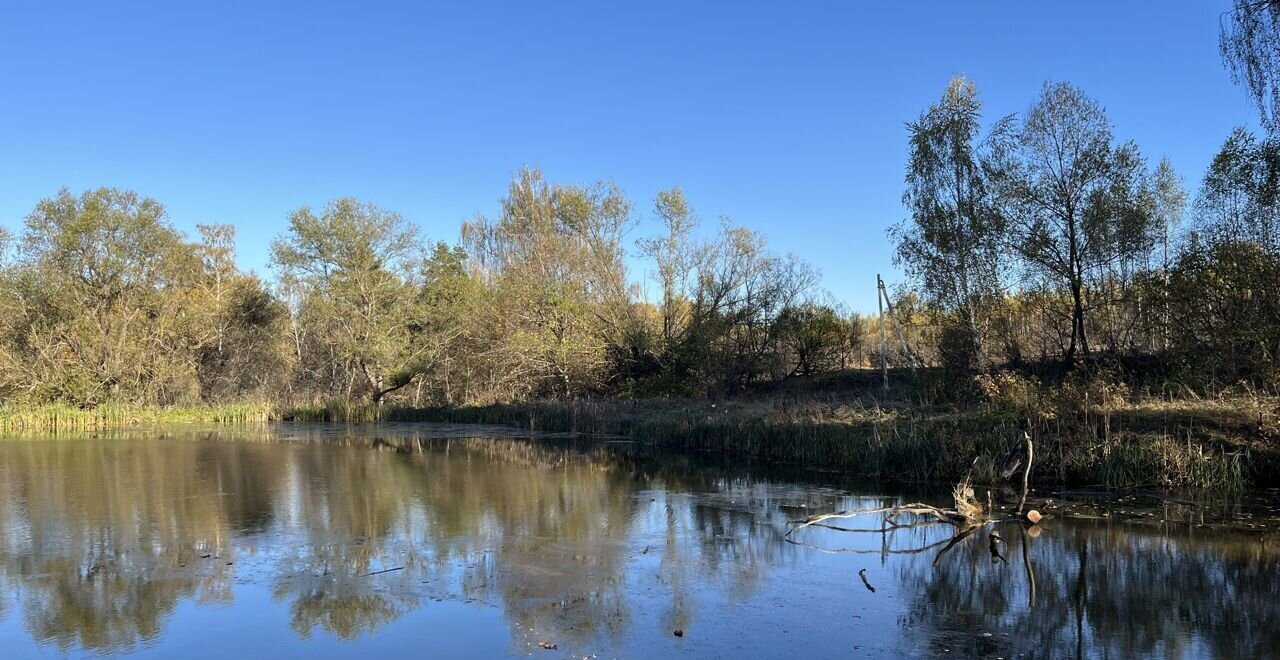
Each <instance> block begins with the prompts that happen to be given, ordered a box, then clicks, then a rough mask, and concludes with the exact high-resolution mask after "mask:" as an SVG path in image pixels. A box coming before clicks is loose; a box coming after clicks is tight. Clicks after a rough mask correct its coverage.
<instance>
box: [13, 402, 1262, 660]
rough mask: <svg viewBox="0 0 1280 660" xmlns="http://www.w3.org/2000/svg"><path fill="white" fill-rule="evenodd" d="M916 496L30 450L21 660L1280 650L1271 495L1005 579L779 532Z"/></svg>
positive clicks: (1063, 517) (17, 525) (609, 473)
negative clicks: (813, 517) (805, 519)
mask: <svg viewBox="0 0 1280 660" xmlns="http://www.w3.org/2000/svg"><path fill="white" fill-rule="evenodd" d="M980 495H981V496H982V497H985V494H981V493H980ZM1041 496H1042V497H1053V495H1051V494H1041ZM920 497H921V496H920V495H912V497H911V498H910V499H912V500H914V499H919V498H920ZM924 497H926V498H927V497H928V496H927V495H926V496H924ZM904 501H906V500H905V499H904V498H903V497H901V496H899V495H895V494H876V493H868V491H867V490H866V489H865V488H859V487H857V486H855V485H851V484H842V483H840V482H839V480H837V479H835V478H833V477H830V476H822V475H815V474H813V473H804V472H798V471H791V472H790V473H779V472H777V471H770V470H768V469H763V468H761V467H759V466H756V467H740V468H729V467H725V466H715V465H706V464H700V463H698V462H696V461H693V460H691V459H688V458H667V459H660V458H656V457H651V456H645V455H643V454H641V453H639V452H638V451H637V450H635V449H634V448H630V447H628V446H627V445H625V444H619V443H614V444H609V443H604V444H600V443H594V444H584V443H580V442H570V441H566V440H559V439H554V438H551V439H541V440H538V441H535V442H529V441H528V440H526V439H521V438H515V437H511V436H510V432H509V431H502V430H498V429H489V428H479V427H469V428H467V427H445V426H421V425H418V426H410V425H406V426H395V425H392V426H383V427H326V426H278V427H271V428H267V429H257V430H249V431H235V432H228V431H225V430H223V431H217V430H210V429H200V428H193V427H192V428H164V429H152V430H140V431H130V432H127V433H118V434H106V435H103V436H99V437H70V438H68V437H62V438H58V439H51V438H9V439H6V440H4V441H0V656H2V657H5V658H39V657H65V656H83V655H125V654H132V655H136V656H138V657H153V658H178V657H180V658H224V657H238V658H254V657H265V658H281V657H308V658H338V657H385V658H398V657H406V658H408V657H414V658H417V657H504V656H528V655H532V656H533V657H542V658H549V659H550V658H566V657H575V658H581V657H584V656H586V657H601V658H610V657H628V658H638V657H655V658H666V657H725V658H741V657H797V658H799V657H803V658H822V657H850V656H854V657H903V656H907V657H911V656H915V657H1005V658H1009V657H1082V658H1095V657H1108V656H1109V657H1117V658H1119V657H1126V658H1127V657H1144V656H1152V657H1172V658H1178V657H1222V658H1244V657H1268V656H1275V655H1277V654H1280V625H1277V622H1280V597H1278V596H1277V594H1280V570H1277V569H1280V562H1278V561H1277V558H1278V557H1280V550H1277V548H1280V538H1278V537H1275V536H1273V535H1272V531H1271V530H1272V529H1273V526H1274V522H1275V513H1276V512H1275V508H1274V507H1276V506H1278V505H1277V504H1276V502H1277V500H1276V498H1275V497H1274V496H1273V495H1270V494H1267V493H1258V494H1253V495H1251V496H1249V497H1247V498H1245V499H1243V500H1240V501H1235V502H1230V503H1225V504H1204V503H1189V502H1183V501H1180V500H1174V499H1168V498H1165V499H1160V498H1156V497H1152V496H1149V495H1141V496H1137V497H1130V498H1128V499H1125V500H1120V501H1115V500H1112V499H1105V500H1103V499H1099V497H1098V496H1097V495H1096V494H1092V493H1085V492H1076V493H1069V494H1065V495H1059V496H1057V497H1056V498H1055V499H1054V501H1053V502H1052V503H1050V504H1049V505H1047V506H1045V504H1044V502H1040V505H1041V506H1044V507H1045V508H1046V509H1048V510H1050V511H1051V512H1053V513H1055V515H1053V516H1051V517H1050V518H1048V519H1046V520H1045V521H1044V522H1043V523H1042V524H1041V525H1040V526H1039V527H1038V528H1034V529H1031V530H1025V529H1024V528H1023V527H1022V526H1021V525H1018V524H1002V525H997V526H995V527H993V528H992V529H993V530H994V531H995V532H996V533H997V534H998V535H999V536H1000V537H1002V538H1003V539H1004V543H1002V544H1000V543H998V544H997V549H998V551H999V554H1000V556H1001V557H1002V558H994V557H993V556H992V554H991V543H990V533H989V530H985V529H984V530H980V531H978V532H976V533H974V534H972V535H970V536H967V537H965V538H964V539H962V540H961V541H959V542H957V543H954V544H949V543H948V541H949V539H950V538H951V537H952V535H953V530H952V529H950V528H949V527H946V526H926V527H904V528H900V529H896V530H893V531H880V530H879V529H878V528H879V527H881V524H880V521H879V519H878V518H871V519H869V520H867V519H863V520H854V521H847V522H846V523H845V525H844V526H846V527H850V528H871V529H873V531H870V532H842V531H836V530H831V529H820V528H808V529H805V530H802V531H801V532H798V533H797V534H795V535H794V536H792V537H791V540H792V541H796V542H794V543H793V542H789V541H788V539H787V538H786V537H785V536H784V534H785V533H786V532H787V530H788V521H789V520H792V519H795V518H798V517H802V516H805V515H809V514H812V513H817V512H826V511H832V510H838V509H850V508H863V507H866V508H874V507H882V506H886V505H893V504H898V503H902V502H904ZM863 578H865V581H864V579H863ZM873 589H874V591H873Z"/></svg>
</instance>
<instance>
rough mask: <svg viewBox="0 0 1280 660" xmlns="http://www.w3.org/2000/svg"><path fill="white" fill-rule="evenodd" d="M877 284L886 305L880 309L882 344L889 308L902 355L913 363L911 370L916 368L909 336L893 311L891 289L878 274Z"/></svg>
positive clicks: (890, 318)
mask: <svg viewBox="0 0 1280 660" xmlns="http://www.w3.org/2000/svg"><path fill="white" fill-rule="evenodd" d="M876 284H877V285H878V286H879V288H880V298H881V299H882V300H883V301H884V307H882V308H881V309H880V335H881V345H882V346H883V344H884V341H883V339H884V310H885V309H886V308H887V309H888V310H889V320H890V321H893V331H894V333H895V334H896V335H897V336H898V345H899V346H901V347H902V355H903V356H904V357H906V359H907V364H908V365H911V370H912V371H915V370H916V354H915V353H912V352H911V347H910V346H908V345H907V336H906V335H904V334H902V326H901V325H899V324H898V315H897V314H895V313H894V311H893V301H892V300H890V299H889V290H888V289H886V288H885V286H884V280H882V279H880V276H879V275H876Z"/></svg>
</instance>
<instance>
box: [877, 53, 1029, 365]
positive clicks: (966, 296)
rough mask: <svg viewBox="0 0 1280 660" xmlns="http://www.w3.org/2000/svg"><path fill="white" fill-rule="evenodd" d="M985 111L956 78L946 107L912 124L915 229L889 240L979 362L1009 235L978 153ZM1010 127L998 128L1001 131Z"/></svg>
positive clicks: (910, 181)
mask: <svg viewBox="0 0 1280 660" xmlns="http://www.w3.org/2000/svg"><path fill="white" fill-rule="evenodd" d="M981 109H982V104H981V102H980V101H979V100H978V95H977V90H976V89H975V88H974V85H973V83H972V82H970V81H968V80H966V79H964V78H953V79H952V80H951V82H950V84H949V85H948V86H947V89H946V90H945V91H944V92H943V94H942V99H941V101H939V102H938V103H936V104H934V105H931V106H929V108H928V109H926V110H925V111H924V112H923V113H921V115H920V118H919V119H918V120H916V121H915V122H914V123H911V124H908V126H907V129H908V132H909V133H910V139H909V153H910V156H909V161H908V165H907V177H906V181H907V190H906V192H905V193H903V196H902V201H903V203H904V204H905V205H906V206H907V208H908V209H910V211H911V221H910V224H908V223H901V224H899V225H897V226H895V227H893V228H892V229H891V230H890V232H889V235H890V237H891V238H892V239H893V241H894V242H895V243H896V246H897V252H896V254H895V261H896V262H897V263H898V264H899V265H902V266H904V267H905V268H906V271H907V274H908V275H909V276H910V277H911V278H912V279H914V280H915V281H916V282H918V283H919V285H920V289H921V292H922V293H923V294H924V295H925V296H926V297H927V299H928V301H929V302H930V303H931V304H933V305H935V306H938V307H940V308H942V309H943V310H946V311H947V312H949V313H952V314H955V315H956V316H958V317H960V318H961V319H962V323H961V327H962V328H963V327H967V328H968V332H969V333H970V334H971V335H972V336H971V337H970V338H969V339H968V341H969V342H971V343H972V344H973V345H974V346H975V347H976V350H977V354H978V355H979V356H980V355H981V345H982V336H983V333H982V332H981V331H980V327H981V325H983V324H982V323H980V316H981V315H982V308H983V307H984V306H985V305H987V304H989V303H990V301H991V300H992V299H993V298H995V297H996V296H997V295H998V293H999V289H1000V271H1001V261H1002V259H1001V254H1002V251H1001V247H1000V244H999V239H1000V236H1001V234H1002V232H1003V229H1004V227H1003V221H1002V218H1001V216H1000V214H999V213H997V212H996V208H995V206H994V204H993V203H992V200H991V198H990V197H991V195H990V191H989V185H988V181H987V176H986V172H985V171H984V168H983V165H982V162H981V159H982V156H981V155H980V153H979V149H980V147H981V146H982V145H981V144H979V136H980V133H981V118H982V115H981ZM1008 122H1009V120H1007V119H1006V120H1004V121H1002V122H1000V124H999V125H998V127H997V131H1000V130H1004V127H1005V126H1006V125H1007V124H1008ZM957 331H959V329H957Z"/></svg>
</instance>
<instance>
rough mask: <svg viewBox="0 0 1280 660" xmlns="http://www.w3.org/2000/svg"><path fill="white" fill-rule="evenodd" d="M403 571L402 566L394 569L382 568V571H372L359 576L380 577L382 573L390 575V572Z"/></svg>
mask: <svg viewBox="0 0 1280 660" xmlns="http://www.w3.org/2000/svg"><path fill="white" fill-rule="evenodd" d="M403 570H404V567H403V566H397V567H395V568H384V569H382V570H380V571H374V572H372V573H365V574H364V575H361V576H360V577H369V576H370V575H382V574H383V573H390V572H392V571H403Z"/></svg>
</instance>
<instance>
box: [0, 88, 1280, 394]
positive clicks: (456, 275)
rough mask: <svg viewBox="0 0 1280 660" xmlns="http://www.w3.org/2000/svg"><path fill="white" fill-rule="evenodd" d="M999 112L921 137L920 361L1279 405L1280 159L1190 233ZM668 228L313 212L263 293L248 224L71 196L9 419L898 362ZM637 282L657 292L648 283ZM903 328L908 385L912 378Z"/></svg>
mask: <svg viewBox="0 0 1280 660" xmlns="http://www.w3.org/2000/svg"><path fill="white" fill-rule="evenodd" d="M979 111H980V104H979V102H978V97H977V94H976V92H975V90H974V87H973V85H972V84H970V83H969V82H967V81H965V80H961V79H958V80H956V81H953V83H952V84H951V85H950V86H949V87H948V88H947V90H946V91H945V93H944V95H943V97H942V99H941V100H940V101H939V102H938V103H937V104H936V105H933V106H931V107H929V108H928V109H927V110H925V112H924V113H923V114H922V115H921V116H920V118H919V119H918V120H917V121H916V122H914V123H912V124H911V125H910V130H909V135H910V139H909V145H908V146H909V153H910V161H909V165H908V169H907V175H906V193H905V195H904V201H905V204H906V206H907V208H908V209H909V212H910V218H909V219H907V220H905V221H904V222H903V223H901V224H900V225H898V226H896V227H894V228H892V229H891V230H890V233H891V236H892V238H893V240H894V242H895V244H896V247H897V255H898V258H899V261H900V264H901V265H902V266H903V267H904V268H905V270H906V272H907V273H908V275H909V276H910V278H911V282H912V286H911V287H910V288H904V289H902V290H899V291H898V292H897V293H896V294H895V295H894V296H893V298H894V303H895V304H894V312H895V317H896V320H897V321H898V323H900V324H901V325H902V326H903V327H904V330H905V336H906V338H907V344H908V345H909V346H910V349H911V352H912V353H914V355H915V358H916V359H917V360H918V361H920V362H922V363H924V364H926V365H927V364H933V365H940V366H945V367H948V368H950V369H953V370H956V371H958V372H965V373H968V372H975V371H989V370H994V369H1003V368H1011V367H1015V368H1016V367H1018V366H1020V365H1024V364H1029V363H1036V362H1045V361H1052V362H1057V363H1061V364H1066V365H1071V364H1077V363H1080V362H1081V361H1082V360H1081V358H1082V357H1083V356H1096V355H1111V356H1119V357H1127V356H1145V357H1149V358H1153V359H1157V360H1159V361H1160V363H1161V364H1162V365H1164V366H1165V367H1167V369H1166V370H1167V372H1168V373H1169V374H1171V375H1172V378H1174V379H1175V380H1176V381H1177V382H1178V383H1179V384H1180V385H1185V386H1187V387H1190V388H1193V389H1195V388H1200V387H1206V386H1211V385H1214V384H1234V383H1238V382H1240V381H1242V380H1243V381H1246V382H1248V383H1250V384H1251V385H1272V384H1275V383H1276V382H1277V380H1278V378H1277V376H1278V373H1280V372H1277V360H1276V357H1277V353H1278V352H1280V233H1278V232H1280V142H1277V141H1276V140H1274V139H1270V138H1257V137H1254V136H1253V135H1251V134H1249V133H1248V132H1246V131H1244V130H1236V131H1235V132H1233V133H1232V134H1231V135H1230V136H1229V137H1228V139H1227V141H1226V143H1225V144H1224V146H1223V148H1222V151H1221V153H1220V154H1219V155H1218V156H1217V157H1216V158H1215V159H1214V161H1213V163H1212V164H1211V165H1210V167H1209V169H1208V172H1207V173H1206V174H1205V177H1204V180H1203V184H1202V185H1201V190H1200V193H1199V195H1198V197H1197V199H1196V200H1195V203H1194V204H1193V205H1191V206H1190V211H1191V212H1190V213H1189V214H1186V213H1184V210H1185V207H1187V204H1186V200H1187V195H1186V193H1185V192H1184V190H1183V187H1182V184H1181V181H1180V179H1179V177H1178V176H1177V175H1176V174H1175V173H1174V172H1173V170H1172V167H1170V166H1169V164H1168V163H1167V162H1164V161H1162V162H1161V163H1160V164H1159V165H1158V166H1156V167H1154V168H1151V167H1149V166H1148V163H1147V161H1146V160H1145V159H1144V158H1143V157H1142V155H1141V154H1140V152H1139V150H1138V147H1137V146H1136V145H1135V144H1133V143H1132V142H1117V141H1116V140H1115V139H1114V138H1113V136H1112V134H1111V129H1110V125H1109V123H1108V121H1107V119H1106V116H1105V113H1104V112H1103V110H1102V108H1101V106H1100V105H1099V104H1098V103H1096V102H1095V101H1093V100H1091V99H1089V98H1088V97H1087V96H1085V95H1084V94H1083V93H1081V92H1080V91H1079V90H1077V89H1075V88H1074V87H1072V86H1070V85H1068V84H1065V83H1053V84H1046V86H1045V88H1044V90H1043V93H1042V95H1041V96H1040V97H1039V99H1038V100H1036V102H1035V103H1034V104H1033V105H1032V107H1031V108H1030V109H1029V110H1028V111H1027V112H1025V113H1023V114H1022V115H1019V116H1009V117H1006V118H1003V119H1000V120H998V121H995V122H993V123H991V124H990V125H988V126H985V127H984V126H983V124H982V121H981V117H980V112H979ZM650 213H651V214H652V216H653V217H655V218H656V219H657V220H658V221H660V224H661V226H662V228H663V230H662V231H661V232H660V233H659V234H658V235H655V236H648V237H642V238H640V239H639V240H635V239H634V237H631V236H630V232H631V230H632V229H633V228H634V227H635V225H636V223H637V220H638V218H639V216H640V214H639V213H638V212H637V211H636V210H635V209H634V208H633V206H632V204H631V202H630V201H628V199H627V198H626V197H625V196H624V195H623V193H622V191H621V190H619V189H618V188H617V187H616V186H614V185H612V184H610V183H597V184H594V185H588V186H579V185H562V184H556V183H552V182H549V181H547V180H546V179H545V178H544V177H543V175H542V174H541V173H540V172H538V171H536V170H524V171H522V172H520V173H519V174H518V175H517V176H516V177H515V178H514V180H513V181H512V182H511V185H510V188H509V189H508V191H507V193H506V196H505V197H504V198H503V199H502V206H501V211H500V212H499V214H498V215H497V216H496V217H492V218H489V217H477V218H475V219H473V220H471V221H468V222H466V223H464V224H463V226H462V232H461V235H462V240H461V241H460V242H459V243H458V244H456V245H448V244H444V243H432V242H429V241H426V240H424V238H423V237H422V236H421V235H420V233H419V231H418V229H417V228H416V227H414V226H413V225H412V224H410V223H409V222H407V221H406V220H405V219H404V218H402V217H401V216H400V215H398V214H396V213H394V212H391V211H388V210H385V209H382V208H379V207H377V206H375V205H373V204H369V203H366V202H362V201H358V200H354V199H337V200H334V201H332V202H330V203H329V204H327V205H326V206H325V207H324V208H323V209H319V210H313V209H310V208H306V207H303V208H300V209H298V210H297V211H295V212H294V213H293V214H292V215H291V216H290V217H289V228H288V230H287V231H285V232H284V233H283V234H281V235H280V236H279V237H278V238H277V239H276V240H275V241H274V242H273V244H272V246H271V265H272V274H273V277H272V279H271V280H270V281H264V280H262V279H259V278H258V277H256V276H254V275H252V274H247V273H245V272H242V271H240V270H239V269H238V268H237V267H236V263H235V254H234V251H235V245H234V229H233V228H232V227H231V226H226V225H218V226H201V227H200V228H199V230H200V231H199V233H200V235H199V237H197V238H195V239H194V240H193V238H192V237H188V236H184V235H183V234H181V233H180V232H178V231H176V230H175V229H174V228H173V227H172V226H171V225H170V224H169V222H168V219H167V216H166V213H165V210H164V208H163V206H161V204H160V203H159V202H157V201H155V200H152V199H148V198H143V197H140V196H139V195H137V194H135V193H133V192H129V191H124V190H115V189H99V190H90V191H87V192H84V193H82V194H79V195H75V194H72V193H71V192H69V191H66V190H64V191H62V192H60V193H58V194H57V195H56V196H54V197H52V198H50V199H46V200H44V201H42V202H40V203H39V204H38V205H37V206H36V208H35V209H34V210H33V211H32V212H31V214H30V215H29V216H27V218H26V224H25V229H24V230H23V231H22V232H21V235H20V236H13V237H10V236H2V237H0V241H2V243H3V247H4V249H3V255H4V259H3V262H2V264H0V401H2V402H3V403H5V404H9V405H28V404H29V405H36V404H44V403H62V404H69V405H73V406H80V407H93V406H96V405H99V404H103V403H108V402H110V403H123V404H134V405H174V404H188V403H196V402H201V401H204V402H227V401H270V402H275V403H284V404H294V405H303V404H311V403H316V402H326V401H335V400H340V401H347V402H368V403H381V402H384V401H386V400H389V399H390V400H395V401H397V402H398V403H401V404H408V405H419V406H427V405H461V404H470V403H488V402H494V401H511V400H523V399H529V398H538V397H542V398H573V397H579V396H584V395H609V396H630V397H640V396H667V395H677V396H678V395H691V396H706V395H713V396H714V395H721V394H732V393H734V392H737V391H739V390H741V389H742V388H743V387H746V386H750V385H752V384H756V383H761V382H766V381H775V380H781V379H784V378H787V377H789V376H796V375H809V374H815V373H819V372H824V371H832V370H838V369H844V368H850V367H863V366H875V365H878V364H879V360H880V347H881V340H880V333H881V329H880V327H879V326H878V324H877V323H876V319H875V318H874V317H868V316H861V315H858V314H853V313H849V312H848V311H847V310H846V309H845V308H844V307H843V306H842V305H840V304H839V303H837V302H835V301H833V300H832V299H831V297H830V296H829V295H828V294H825V293H824V292H823V291H822V289H821V288H820V282H819V277H818V273H817V271H816V270H815V269H814V268H812V267H811V266H809V265H808V264H806V263H805V262H803V261H801V260H800V259H797V258H795V257H793V256H790V255H786V256H783V255H779V254H776V253H774V252H772V251H770V250H769V248H768V247H767V245H766V243H765V239H764V237H763V236H761V235H760V234H758V233H756V232H753V231H751V230H749V229H745V228H742V227H738V226H735V225H733V224H732V223H731V222H729V221H728V220H723V221H721V222H720V224H719V225H718V227H716V230H715V231H714V233H712V232H700V231H698V229H697V225H698V221H697V218H696V216H695V214H694V213H693V212H692V210H691V208H690V206H689V204H688V202H687V201H686V199H685V197H684V195H683V194H682V192H681V191H680V189H679V188H672V189H669V190H666V191H663V192H661V193H659V194H658V195H657V197H656V199H655V200H654V201H653V208H652V211H651V212H650ZM1184 215H1190V220H1189V221H1188V222H1180V221H1181V220H1182V218H1183V216H1184ZM704 236H710V237H709V238H704ZM640 260H643V261H644V262H645V263H646V264H647V265H646V266H645V268H644V269H643V270H644V272H645V273H646V277H645V278H637V277H636V276H634V275H633V274H631V273H629V272H628V264H629V263H636V262H637V261H640ZM642 280H643V281H642ZM866 285H867V287H868V288H871V287H872V286H873V283H870V282H868V283H867V284H866ZM884 332H885V333H886V334H887V336H888V337H889V342H888V343H889V349H890V355H888V356H887V357H888V360H889V362H890V364H891V365H895V366H900V365H905V364H907V363H908V362H910V357H909V356H908V355H907V353H906V351H904V350H903V346H902V344H901V343H900V342H899V341H898V340H897V338H896V333H895V331H894V329H893V328H892V327H889V328H886V329H885V330H884Z"/></svg>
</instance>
